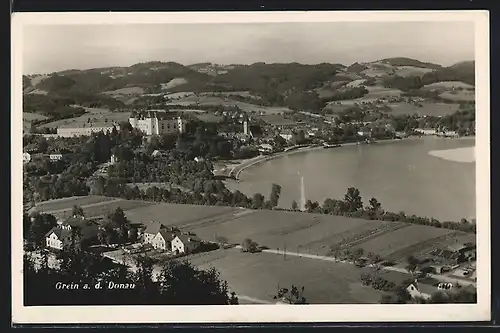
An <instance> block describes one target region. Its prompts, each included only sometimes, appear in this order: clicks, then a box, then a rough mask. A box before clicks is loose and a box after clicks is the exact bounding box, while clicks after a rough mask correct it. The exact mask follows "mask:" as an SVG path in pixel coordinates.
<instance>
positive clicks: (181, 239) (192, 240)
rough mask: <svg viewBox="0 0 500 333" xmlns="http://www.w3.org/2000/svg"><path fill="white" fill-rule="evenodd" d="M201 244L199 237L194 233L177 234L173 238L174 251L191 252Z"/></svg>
mask: <svg viewBox="0 0 500 333" xmlns="http://www.w3.org/2000/svg"><path fill="white" fill-rule="evenodd" d="M200 245H201V241H200V239H199V238H198V237H196V236H193V235H183V234H180V235H177V236H175V237H174V239H173V240H172V252H174V253H177V254H179V253H186V254H187V253H191V252H193V251H194V250H196V249H197V248H198V247H199V246H200Z"/></svg>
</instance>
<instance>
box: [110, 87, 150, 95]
mask: <svg viewBox="0 0 500 333" xmlns="http://www.w3.org/2000/svg"><path fill="white" fill-rule="evenodd" d="M143 93H144V89H143V88H141V87H126V88H121V89H117V90H111V91H105V92H103V94H104V95H140V94H143Z"/></svg>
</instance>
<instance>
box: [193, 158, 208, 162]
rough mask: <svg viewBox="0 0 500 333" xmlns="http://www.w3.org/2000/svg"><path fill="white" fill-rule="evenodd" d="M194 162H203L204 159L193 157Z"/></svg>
mask: <svg viewBox="0 0 500 333" xmlns="http://www.w3.org/2000/svg"><path fill="white" fill-rule="evenodd" d="M194 161H195V162H205V159H204V158H203V157H195V158H194Z"/></svg>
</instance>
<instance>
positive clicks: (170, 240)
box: [143, 221, 201, 254]
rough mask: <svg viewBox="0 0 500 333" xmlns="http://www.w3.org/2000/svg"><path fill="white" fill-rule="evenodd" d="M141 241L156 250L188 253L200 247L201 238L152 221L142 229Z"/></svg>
mask: <svg viewBox="0 0 500 333" xmlns="http://www.w3.org/2000/svg"><path fill="white" fill-rule="evenodd" d="M143 243H144V244H150V245H151V246H152V247H153V248H154V249H157V250H162V251H171V252H173V253H175V254H189V253H192V252H193V251H195V250H197V249H198V248H199V247H200V245H201V240H200V238H198V237H197V236H196V235H194V234H192V233H183V232H181V231H180V230H179V229H177V228H175V227H168V226H165V225H163V224H161V223H160V222H154V221H153V222H151V223H150V224H149V225H148V226H147V228H146V229H145V230H144V233H143Z"/></svg>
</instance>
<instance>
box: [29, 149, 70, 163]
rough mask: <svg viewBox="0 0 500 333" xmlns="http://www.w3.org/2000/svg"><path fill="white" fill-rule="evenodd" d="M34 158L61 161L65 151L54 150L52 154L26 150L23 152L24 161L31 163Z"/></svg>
mask: <svg viewBox="0 0 500 333" xmlns="http://www.w3.org/2000/svg"><path fill="white" fill-rule="evenodd" d="M34 158H47V159H49V160H50V161H51V162H56V161H59V160H60V159H62V158H63V153H61V152H53V153H50V154H41V153H34V152H24V153H23V163H29V162H31V161H32V160H33V159H34Z"/></svg>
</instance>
